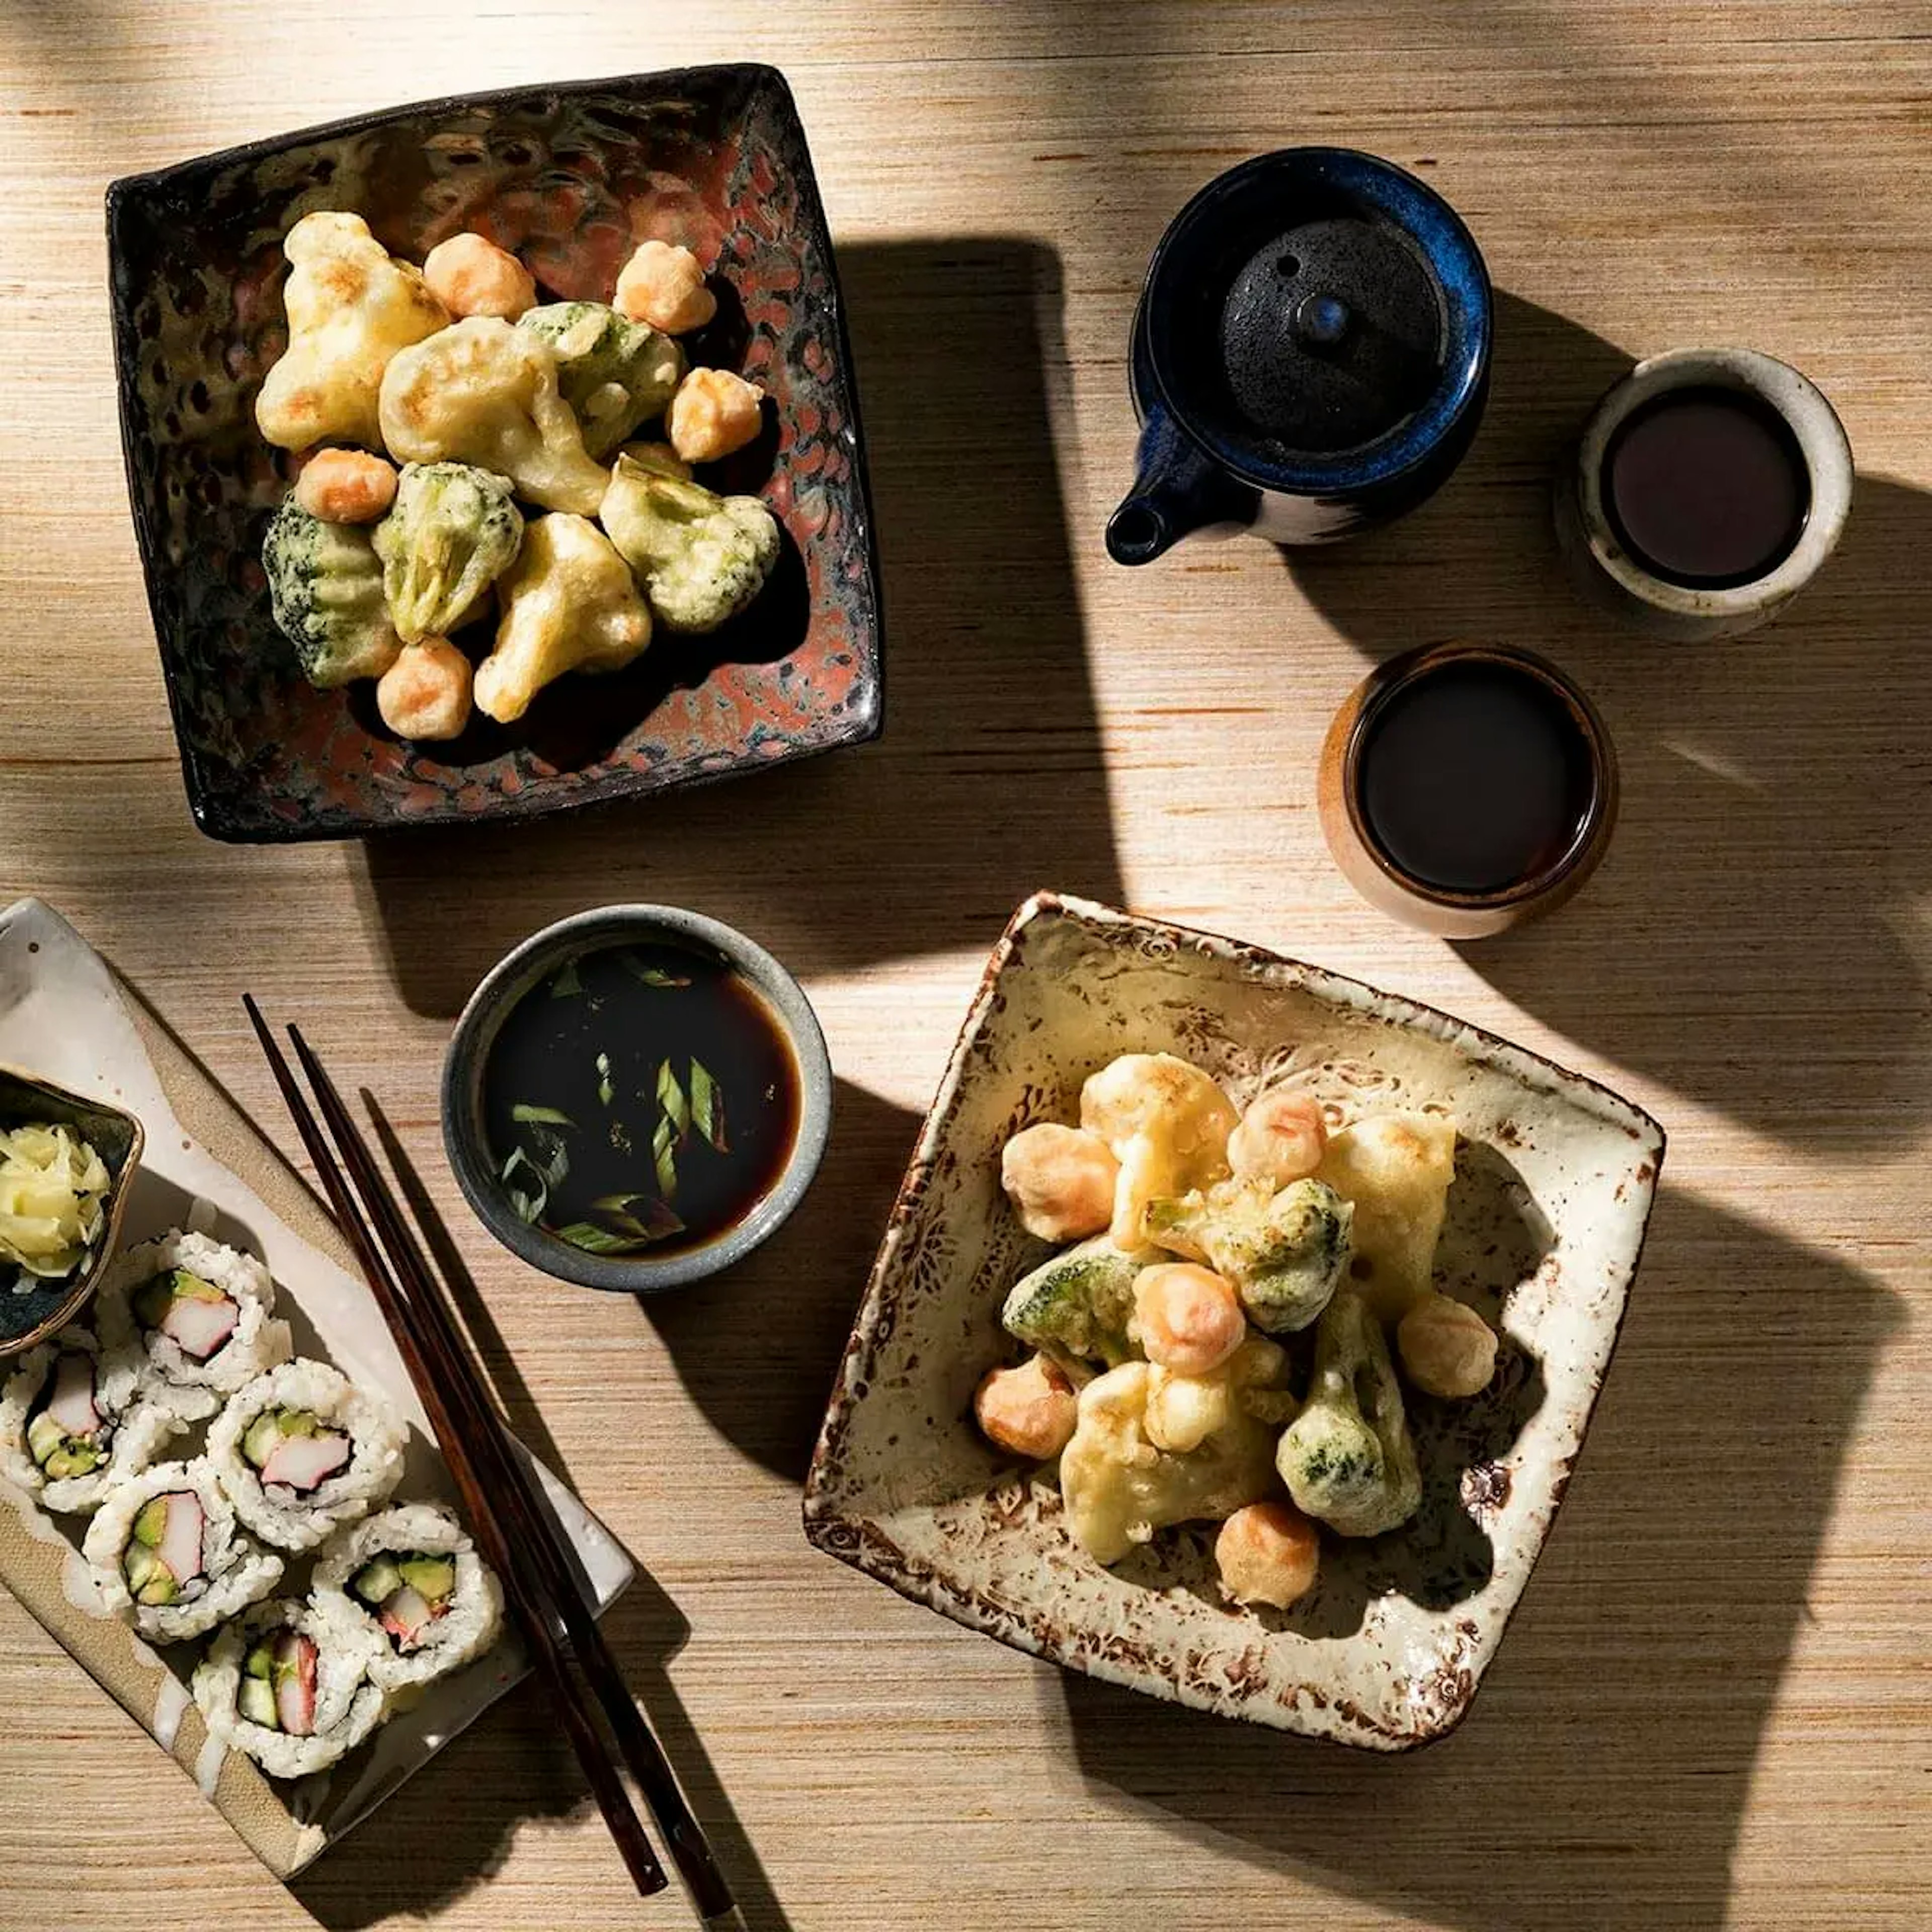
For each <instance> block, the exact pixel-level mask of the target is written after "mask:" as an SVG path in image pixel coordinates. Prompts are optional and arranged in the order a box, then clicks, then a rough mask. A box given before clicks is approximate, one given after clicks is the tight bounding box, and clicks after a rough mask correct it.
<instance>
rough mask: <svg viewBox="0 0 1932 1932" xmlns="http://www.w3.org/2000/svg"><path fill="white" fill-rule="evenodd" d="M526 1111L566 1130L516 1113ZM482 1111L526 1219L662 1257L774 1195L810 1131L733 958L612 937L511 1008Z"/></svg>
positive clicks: (782, 1058) (789, 1066)
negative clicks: (803, 1132) (660, 1150)
mask: <svg viewBox="0 0 1932 1932" xmlns="http://www.w3.org/2000/svg"><path fill="white" fill-rule="evenodd" d="M598 1055H602V1056H603V1057H604V1064H603V1065H602V1066H601V1067H600V1065H599V1064H598ZM666 1067H668V1068H669V1070H670V1079H671V1081H672V1082H674V1083H675V1088H674V1091H673V1092H672V1093H671V1094H670V1096H669V1099H668V1103H667V1098H666V1095H665V1092H664V1087H663V1085H662V1082H663V1081H664V1069H665V1068H666ZM700 1069H701V1070H702V1071H701V1072H700ZM707 1081H708V1085H709V1100H710V1103H711V1104H710V1105H709V1107H708V1108H707V1106H706V1098H707V1096H706V1091H705V1090H706V1084H707ZM519 1108H523V1109H526V1110H528V1109H544V1110H546V1112H549V1113H555V1114H560V1115H563V1116H565V1118H566V1120H567V1122H568V1124H565V1122H564V1121H556V1120H552V1119H548V1118H537V1119H531V1118H522V1119H519V1118H517V1109H519ZM483 1112H484V1130H485V1132H486V1133H487V1136H488V1138H489V1145H490V1151H491V1154H492V1156H493V1158H494V1160H495V1163H496V1171H497V1172H498V1174H499V1176H502V1177H503V1178H502V1179H501V1181H499V1185H501V1186H502V1188H503V1190H504V1192H505V1195H506V1196H508V1197H509V1198H510V1199H511V1205H512V1206H513V1207H515V1208H517V1211H518V1212H519V1213H520V1214H523V1217H524V1219H525V1220H530V1221H533V1222H535V1224H536V1225H538V1226H541V1227H543V1228H545V1229H548V1230H549V1231H550V1232H552V1233H553V1234H561V1235H562V1236H563V1238H565V1239H566V1240H570V1241H573V1242H574V1245H576V1246H577V1247H583V1248H584V1249H586V1250H588V1251H589V1252H590V1253H597V1254H616V1255H623V1254H635V1255H652V1256H655V1255H663V1254H667V1253H676V1252H677V1251H678V1250H681V1249H685V1248H691V1247H697V1246H699V1245H700V1244H703V1242H705V1241H709V1239H711V1238H712V1237H713V1236H715V1235H719V1234H721V1233H722V1232H724V1230H725V1229H728V1228H730V1227H733V1226H735V1225H736V1223H739V1221H742V1220H743V1219H744V1218H745V1216H746V1215H747V1214H749V1213H750V1212H751V1210H752V1209H753V1208H754V1207H756V1206H757V1204H758V1202H760V1201H761V1200H763V1198H764V1197H765V1196H766V1194H768V1193H770V1191H771V1190H772V1187H773V1186H774V1185H775V1183H776V1182H777V1181H778V1177H779V1175H781V1173H782V1172H784V1166H785V1163H786V1161H787V1159H789V1157H790V1154H791V1149H792V1142H793V1139H794V1138H795V1136H796V1133H797V1131H798V1116H799V1085H798V1070H797V1067H796V1065H795V1064H794V1063H793V1058H792V1055H791V1049H790V1046H789V1044H788V1043H787V1040H786V1039H785V1037H784V1034H783V1033H782V1032H781V1030H780V1028H779V1026H778V1022H777V1021H776V1020H775V1019H774V1018H773V1016H772V1014H771V1013H770V1012H769V1010H768V1009H767V1008H766V1005H765V1004H764V1002H763V1000H761V999H760V998H759V996H758V995H757V992H754V990H753V989H752V988H751V986H749V985H748V983H746V982H745V980H744V979H743V977H742V976H741V975H740V974H738V973H737V972H736V971H734V970H733V968H731V967H730V965H727V964H726V963H725V962H724V961H722V960H720V959H714V958H712V957H709V956H706V955H705V954H703V953H694V952H690V951H687V950H685V949H683V948H682V947H672V946H652V945H638V946H617V947H605V948H601V949H599V950H597V951H595V952H591V953H580V954H579V955H578V956H577V957H576V958H575V959H572V960H571V961H570V962H568V964H567V965H565V966H563V967H561V968H559V969H558V970H557V971H555V972H553V973H552V974H550V977H549V978H548V979H547V980H541V981H539V982H538V984H537V985H536V986H533V987H532V989H530V990H529V992H527V993H526V994H525V995H523V998H521V999H520V1000H519V1001H517V1003H516V1004H515V1005H514V1007H511V1010H510V1011H509V1013H508V1016H506V1017H505V1019H504V1022H503V1024H502V1028H501V1030H500V1031H499V1032H498V1034H497V1035H496V1040H495V1042H494V1043H493V1045H492V1046H491V1047H490V1055H489V1058H488V1060H487V1061H486V1062H485V1064H484V1070H483ZM679 1115H682V1117H683V1124H682V1127H680V1125H679ZM707 1127H709V1130H710V1131H709V1132H708V1133H707V1131H706V1129H707ZM660 1141H661V1142H664V1154H665V1156H666V1157H667V1160H666V1164H665V1166H664V1169H663V1171H662V1172H661V1171H660V1169H659V1165H658V1155H657V1153H656V1145H657V1143H658V1142H660ZM517 1151H520V1152H521V1156H522V1158H521V1159H520V1160H517V1161H515V1163H514V1166H511V1171H510V1172H509V1173H508V1175H505V1174H504V1170H505V1166H506V1165H509V1164H510V1163H511V1162H512V1158H513V1156H514V1154H516V1153H517ZM519 1195H520V1196H522V1197H523V1199H522V1200H521V1202H519V1201H518V1200H517V1196H519ZM585 1229H589V1231H590V1232H589V1233H588V1234H587V1235H586V1233H585V1232H584V1230H585ZM566 1230H570V1231H574V1232H565V1231H566Z"/></svg>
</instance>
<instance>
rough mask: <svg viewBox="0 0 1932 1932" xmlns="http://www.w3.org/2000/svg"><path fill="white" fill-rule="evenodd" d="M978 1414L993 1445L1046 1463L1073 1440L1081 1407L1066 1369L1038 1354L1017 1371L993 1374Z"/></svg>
mask: <svg viewBox="0 0 1932 1932" xmlns="http://www.w3.org/2000/svg"><path fill="white" fill-rule="evenodd" d="M973 1414H974V1418H975V1420H976V1421H977V1422H978V1423H979V1425H980V1433H981V1434H982V1435H983V1436H985V1437H986V1440H987V1441H988V1442H992V1443H994V1444H996V1445H998V1447H999V1448H1002V1449H1007V1450H1010V1451H1012V1452H1013V1454H1015V1455H1016V1456H1025V1457H1029V1458H1030V1459H1031V1460H1033V1461H1034V1462H1036V1463H1046V1462H1050V1461H1051V1460H1052V1459H1053V1458H1054V1457H1056V1456H1058V1454H1060V1452H1061V1450H1063V1449H1064V1448H1066V1447H1067V1444H1068V1443H1069V1442H1071V1441H1072V1440H1073V1428H1074V1424H1075V1423H1076V1421H1078V1420H1079V1402H1078V1400H1077V1399H1076V1397H1075V1395H1074V1393H1073V1383H1072V1382H1070V1381H1069V1380H1068V1379H1067V1374H1066V1373H1065V1371H1064V1370H1062V1369H1061V1367H1060V1365H1059V1364H1058V1363H1057V1362H1052V1361H1048V1359H1047V1358H1046V1356H1044V1355H1035V1356H1034V1358H1032V1360H1031V1361H1028V1362H1026V1363H1024V1364H1022V1366H1021V1367H1019V1368H1017V1369H995V1370H992V1372H991V1373H989V1374H988V1375H987V1376H986V1377H985V1378H984V1379H983V1380H982V1382H980V1386H979V1388H978V1389H977V1391H975V1392H974V1397H973Z"/></svg>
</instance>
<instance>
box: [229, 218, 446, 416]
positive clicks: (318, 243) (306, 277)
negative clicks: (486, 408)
mask: <svg viewBox="0 0 1932 1932" xmlns="http://www.w3.org/2000/svg"><path fill="white" fill-rule="evenodd" d="M282 252H283V254H285V255H286V256H287V257H288V258H289V260H290V262H291V263H293V270H292V272H291V273H290V276H289V281H288V287H287V289H286V290H284V294H283V301H284V304H285V305H286V307H287V311H288V318H289V346H288V347H287V349H286V350H284V352H283V353H282V356H281V359H280V360H279V361H278V362H277V363H276V364H275V367H274V368H272V369H271V370H270V371H269V373H268V374H267V376H266V377H264V378H263V383H262V391H261V394H260V395H259V396H257V398H256V399H255V421H256V422H257V424H258V425H260V428H261V431H262V434H263V436H265V437H267V439H268V440H269V442H271V443H275V444H276V445H277V446H278V447H279V448H281V449H308V446H310V445H311V443H362V444H363V445H365V446H367V447H368V448H369V449H381V448H382V446H383V438H382V432H381V428H380V423H379V422H378V419H377V394H378V392H379V390H380V387H381V384H382V380H383V373H384V371H386V369H387V368H388V367H389V362H390V359H391V358H392V357H393V356H395V354H396V353H397V351H398V350H402V349H407V347H410V344H413V343H417V342H420V341H422V340H423V338H425V336H428V335H434V334H435V333H436V332H437V330H438V329H441V328H442V327H443V326H444V325H445V324H446V323H447V322H448V321H449V312H448V311H446V309H445V308H444V307H443V304H442V303H441V302H438V301H437V299H436V297H435V296H434V295H433V294H432V293H431V291H430V290H429V287H428V285H427V284H425V281H423V278H422V275H420V274H419V272H418V271H417V270H416V269H413V268H412V267H410V265H409V263H407V262H398V261H395V260H392V259H391V257H390V255H389V251H388V250H387V249H386V248H384V247H383V245H382V244H381V243H380V242H378V241H377V239H376V238H375V237H374V236H373V235H371V233H370V232H369V224H368V223H367V222H366V221H365V220H363V219H362V217H361V216H360V215H359V214H305V215H304V216H303V217H302V219H301V220H299V221H298V222H297V223H296V225H295V226H293V228H291V229H290V230H289V232H288V235H287V238H286V239H284V242H283V243H282Z"/></svg>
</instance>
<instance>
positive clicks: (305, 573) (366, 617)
mask: <svg viewBox="0 0 1932 1932" xmlns="http://www.w3.org/2000/svg"><path fill="white" fill-rule="evenodd" d="M262 568H263V573H264V574H266V577H268V580H269V604H270V606H271V607H272V609H273V610H274V612H275V622H276V623H277V625H278V626H279V627H280V628H281V632H282V634H283V635H284V637H287V639H288V640H289V642H290V643H292V644H293V645H294V646H295V649H296V657H297V658H299V660H300V661H301V664H302V674H303V676H305V677H306V678H307V679H308V681H309V682H310V683H311V684H312V685H315V686H316V687H317V689H319V690H322V691H329V690H333V689H334V688H335V687H336V686H337V685H344V684H347V683H350V682H352V681H353V679H356V678H359V677H380V676H382V674H383V672H385V671H386V670H388V669H389V667H390V665H391V664H394V663H395V661H396V653H397V652H398V651H399V650H400V649H401V648H402V646H401V643H400V642H399V640H398V638H397V636H396V633H395V629H394V628H393V627H392V625H391V624H390V622H389V607H388V606H387V604H386V603H385V602H384V601H383V566H382V565H381V564H380V562H378V561H377V556H376V548H375V545H374V544H373V543H371V541H370V538H369V532H368V530H367V529H365V528H364V527H363V526H361V525H359V524H356V523H324V522H323V520H322V519H321V518H320V517H312V516H311V515H310V514H309V513H308V511H306V510H305V509H304V508H302V505H301V504H299V502H296V499H295V498H294V497H293V496H290V497H289V498H288V499H287V500H286V501H285V502H284V503H283V505H282V506H281V508H280V509H278V511H276V512H275V514H274V516H273V517H271V518H270V519H269V530H268V535H266V537H265V538H263V543H262Z"/></svg>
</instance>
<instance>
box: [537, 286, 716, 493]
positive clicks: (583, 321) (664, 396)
mask: <svg viewBox="0 0 1932 1932" xmlns="http://www.w3.org/2000/svg"><path fill="white" fill-rule="evenodd" d="M517 327H518V328H519V329H527V330H528V331H529V332H530V333H531V334H532V335H534V336H536V337H537V338H538V339H539V340H540V341H542V342H544V343H545V344H547V345H548V347H549V349H550V353H551V354H552V355H553V356H555V357H556V377H557V382H558V384H559V387H560V388H561V389H562V391H563V400H564V401H565V402H566V403H568V404H569V405H570V407H571V408H572V409H573V410H575V411H576V412H577V423H578V425H579V426H580V428H581V429H582V430H583V446H584V448H585V449H586V450H588V451H589V453H590V454H591V455H592V456H593V457H595V458H596V460H598V462H599V463H601V462H602V461H603V460H604V458H606V457H607V456H608V455H610V452H611V451H612V450H613V449H616V447H617V446H618V444H619V443H622V441H623V440H624V439H625V437H627V436H628V435H629V434H631V431H633V430H634V429H635V428H637V426H638V425H639V424H640V423H646V422H650V421H651V420H652V419H653V418H655V417H657V416H661V415H663V413H664V405H665V404H667V403H668V402H669V401H670V399H671V398H672V396H673V395H675V394H676V390H677V386H678V383H679V380H680V379H681V378H682V376H683V374H684V352H683V350H681V349H679V347H678V346H677V344H676V343H675V342H673V341H672V340H671V339H670V337H669V336H667V335H659V334H658V332H657V331H656V330H655V329H652V328H650V327H649V326H647V325H646V324H645V323H640V322H632V321H631V320H628V317H624V316H621V315H619V314H618V313H617V311H616V310H615V309H613V308H605V307H604V305H603V304H602V303H601V302H547V303H546V304H545V305H544V306H543V307H542V308H533V309H532V310H531V311H530V312H529V314H527V315H526V316H525V317H523V319H522V320H520V322H519V323H517Z"/></svg>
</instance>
